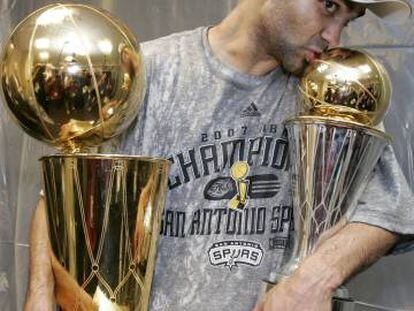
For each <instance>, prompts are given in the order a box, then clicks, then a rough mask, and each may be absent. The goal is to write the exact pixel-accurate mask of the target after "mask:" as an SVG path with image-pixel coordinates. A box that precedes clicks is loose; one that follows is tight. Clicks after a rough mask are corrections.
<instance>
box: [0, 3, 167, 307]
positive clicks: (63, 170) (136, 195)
mask: <svg viewBox="0 0 414 311" xmlns="http://www.w3.org/2000/svg"><path fill="white" fill-rule="evenodd" d="M1 86H2V90H3V92H2V93H3V95H4V99H5V103H6V104H7V106H8V108H9V111H10V112H11V113H12V115H13V116H14V117H15V119H16V121H17V123H18V124H19V125H20V126H21V127H22V128H23V129H24V130H25V132H27V133H28V134H29V135H31V136H33V137H35V138H37V139H39V140H42V141H44V142H47V143H49V144H50V145H53V146H55V147H56V148H58V149H59V150H60V151H61V153H60V154H56V155H51V156H46V157H43V158H42V159H41V162H42V166H43V175H44V185H45V189H44V192H45V201H46V209H47V219H48V229H49V236H50V241H51V246H52V250H53V254H54V255H53V256H52V263H54V264H53V265H54V272H55V277H56V278H57V277H59V278H60V282H63V284H64V285H65V286H63V289H61V291H64V292H60V296H66V297H69V299H67V300H71V301H72V302H71V305H70V306H65V309H66V310H77V309H79V308H81V307H80V306H81V305H82V304H83V303H84V302H83V301H82V300H85V299H86V300H88V301H89V300H90V301H93V302H94V303H95V304H96V305H97V307H98V309H99V310H142V311H143V310H148V304H149V294H150V289H151V282H152V276H153V271H154V266H155V255H156V246H157V238H158V235H159V234H158V233H159V226H160V220H161V215H162V208H163V204H164V200H165V196H166V187H167V175H168V169H169V163H168V161H167V160H163V159H155V158H149V157H133V156H122V155H112V154H93V153H89V152H90V151H91V150H93V149H94V148H96V147H97V146H99V145H100V144H101V143H103V142H104V141H107V140H109V139H111V138H113V137H115V136H117V135H119V134H121V133H122V132H124V130H125V129H126V128H127V127H128V126H129V125H130V124H131V122H133V120H134V119H135V117H136V116H137V114H138V112H139V108H140V104H141V103H142V100H143V97H144V93H145V89H146V82H145V72H144V65H143V61H142V55H141V52H140V49H139V45H138V43H137V41H136V39H135V38H134V36H133V35H132V34H131V32H130V30H129V29H128V28H127V27H126V26H125V25H124V24H123V23H122V22H120V21H118V20H117V19H115V18H114V17H113V16H111V15H110V14H108V13H107V12H105V11H102V10H99V9H95V8H92V7H89V6H85V5H81V4H53V5H50V6H46V7H43V8H41V9H39V10H37V11H35V12H34V13H32V14H31V15H29V16H28V17H27V18H26V19H24V20H23V21H22V22H21V23H20V24H19V25H18V26H17V27H16V29H15V30H14V31H13V33H12V34H11V36H10V38H9V39H8V41H7V42H6V44H5V47H4V51H3V55H2V59H1ZM62 271H63V272H62ZM62 278H63V280H62ZM79 292H81V293H82V294H81V295H77V294H76V293H79ZM85 297H86V298H85Z"/></svg>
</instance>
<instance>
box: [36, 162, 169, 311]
mask: <svg viewBox="0 0 414 311" xmlns="http://www.w3.org/2000/svg"><path fill="white" fill-rule="evenodd" d="M41 161H42V165H43V176H44V181H45V198H46V207H47V218H48V225H49V235H50V240H51V245H52V250H53V253H54V259H55V260H54V262H56V263H57V265H59V266H61V268H62V269H61V270H65V273H63V275H65V277H66V278H67V280H66V283H67V284H72V285H71V286H72V287H73V288H70V287H71V286H69V285H68V287H67V288H68V289H67V290H68V291H71V290H73V292H68V293H65V294H67V295H71V296H74V297H73V298H74V301H75V304H76V303H78V302H77V301H78V300H79V299H84V298H82V297H75V296H76V293H78V292H79V290H80V291H84V292H85V293H86V294H88V295H89V298H90V299H91V301H93V302H95V304H96V305H97V306H98V310H123V311H132V310H138V311H147V310H148V309H149V297H150V289H151V283H152V276H153V272H154V266H155V260H156V247H157V241H158V235H159V226H160V221H161V216H162V209H163V204H164V200H165V197H166V190H167V180H168V168H169V162H168V161H167V160H161V159H152V158H144V157H127V156H121V155H98V154H96V155H93V154H88V155H79V154H77V155H69V154H68V155H64V154H62V155H54V156H47V157H43V158H42V159H41ZM85 296H86V295H85ZM86 297H87V296H86ZM79 303H80V302H79Z"/></svg>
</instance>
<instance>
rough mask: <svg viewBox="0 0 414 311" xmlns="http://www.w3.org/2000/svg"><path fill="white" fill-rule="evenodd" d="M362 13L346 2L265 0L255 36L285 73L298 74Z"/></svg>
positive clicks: (341, 0)
mask: <svg viewBox="0 0 414 311" xmlns="http://www.w3.org/2000/svg"><path fill="white" fill-rule="evenodd" d="M364 12H365V9H364V8H363V7H362V6H360V5H356V4H354V3H351V2H348V1H347V0H266V2H265V4H264V6H263V9H262V12H261V13H262V19H261V27H260V30H259V33H258V37H259V39H260V40H261V41H262V42H263V43H264V48H265V50H266V52H267V53H268V54H269V55H271V56H272V57H274V58H276V60H277V61H278V62H279V63H280V64H281V65H282V67H283V68H284V69H285V70H286V71H288V72H290V73H293V74H295V75H300V74H301V73H302V72H303V70H304V68H305V67H306V65H307V64H308V63H311V62H313V61H314V60H315V59H317V58H318V57H319V54H320V53H321V52H322V51H324V50H326V49H327V48H328V47H332V46H336V45H338V44H339V39H340V35H341V32H342V30H343V28H344V27H345V26H346V25H347V24H348V22H349V21H351V20H353V19H355V18H357V17H359V16H362V15H363V14H364Z"/></svg>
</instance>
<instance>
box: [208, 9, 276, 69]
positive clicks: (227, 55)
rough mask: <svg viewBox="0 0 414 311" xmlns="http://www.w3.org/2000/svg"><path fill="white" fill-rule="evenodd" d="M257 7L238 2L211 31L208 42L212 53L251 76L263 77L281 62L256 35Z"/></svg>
mask: <svg viewBox="0 0 414 311" xmlns="http://www.w3.org/2000/svg"><path fill="white" fill-rule="evenodd" d="M249 10H257V7H256V8H249V7H247V6H246V5H245V6H243V5H241V6H240V5H239V7H237V8H236V9H235V10H234V11H233V12H232V13H231V14H230V15H228V16H227V17H226V18H225V19H224V20H223V21H222V22H221V23H220V24H218V25H216V26H214V27H212V28H211V29H210V30H209V32H208V42H209V44H210V46H211V49H212V51H213V53H214V54H215V55H216V57H217V58H218V59H220V60H221V61H222V62H223V63H225V64H229V65H231V66H232V67H234V68H236V69H238V70H239V71H241V72H243V73H247V74H251V75H257V76H263V75H265V74H267V73H269V72H270V71H272V70H273V69H275V68H276V67H277V66H278V65H279V64H278V62H277V61H276V59H274V58H273V57H272V56H271V55H269V54H267V53H266V50H265V48H264V47H263V44H262V43H261V42H260V40H259V39H258V36H257V34H256V31H257V29H256V28H257V24H258V21H257V19H258V12H249Z"/></svg>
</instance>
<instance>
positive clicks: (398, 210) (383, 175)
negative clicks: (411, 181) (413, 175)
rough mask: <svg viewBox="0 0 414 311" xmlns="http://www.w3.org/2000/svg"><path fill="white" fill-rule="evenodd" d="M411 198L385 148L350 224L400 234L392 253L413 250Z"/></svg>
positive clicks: (394, 162)
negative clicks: (360, 224)
mask: <svg viewBox="0 0 414 311" xmlns="http://www.w3.org/2000/svg"><path fill="white" fill-rule="evenodd" d="M413 204H414V196H413V192H412V190H411V189H410V187H409V185H408V183H407V180H406V178H405V176H404V174H403V173H402V171H401V168H400V165H399V164H398V161H397V159H396V157H395V153H394V151H393V149H392V147H390V146H387V147H386V148H385V150H384V153H383V155H382V156H381V158H380V159H379V161H378V163H377V165H376V166H375V168H374V172H373V174H372V175H371V178H370V180H369V182H368V184H367V186H366V188H365V190H364V192H363V194H362V196H361V197H360V199H359V200H358V204H357V207H356V209H355V211H354V213H353V214H352V215H351V216H350V221H351V222H362V223H367V224H370V225H374V226H377V227H380V228H383V229H386V230H388V231H391V232H394V233H398V234H400V235H403V237H402V242H401V243H399V244H398V245H397V246H396V247H395V249H394V250H395V251H396V252H397V251H398V252H402V251H404V250H406V251H407V250H409V249H412V248H414V247H413V245H414V235H413V234H414V207H413Z"/></svg>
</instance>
